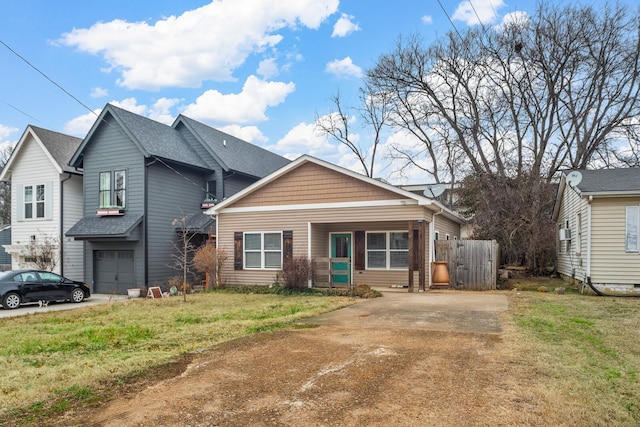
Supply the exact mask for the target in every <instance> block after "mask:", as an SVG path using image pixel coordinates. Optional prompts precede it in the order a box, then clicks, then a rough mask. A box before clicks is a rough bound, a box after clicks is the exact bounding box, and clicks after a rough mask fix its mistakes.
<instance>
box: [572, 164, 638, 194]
mask: <svg viewBox="0 0 640 427" xmlns="http://www.w3.org/2000/svg"><path fill="white" fill-rule="evenodd" d="M569 172H571V171H567V172H565V173H566V174H568V173H569ZM578 172H580V173H581V174H582V180H581V181H580V182H579V183H578V185H577V187H578V189H579V190H580V191H581V192H582V193H609V192H633V191H637V192H640V168H624V169H599V170H579V171H578Z"/></svg>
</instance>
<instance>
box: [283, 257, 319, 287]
mask: <svg viewBox="0 0 640 427" xmlns="http://www.w3.org/2000/svg"><path fill="white" fill-rule="evenodd" d="M311 270H312V268H311V262H310V261H309V259H308V258H307V257H304V256H294V257H290V258H286V259H285V260H284V264H283V266H282V272H281V273H280V275H279V280H281V283H282V286H284V287H285V288H287V289H303V288H306V287H307V286H308V281H309V279H310V278H311Z"/></svg>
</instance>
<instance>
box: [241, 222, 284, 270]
mask: <svg viewBox="0 0 640 427" xmlns="http://www.w3.org/2000/svg"><path fill="white" fill-rule="evenodd" d="M248 234H259V235H260V250H257V249H247V247H246V246H247V235H248ZM265 234H279V235H280V249H279V250H274V249H265V248H264V235H265ZM282 234H283V232H282V231H245V232H243V233H242V264H243V268H244V269H245V270H268V271H279V270H282V263H283V253H284V242H283V238H282ZM247 252H249V253H260V267H248V266H247ZM276 252H280V266H279V267H266V266H265V254H266V253H276Z"/></svg>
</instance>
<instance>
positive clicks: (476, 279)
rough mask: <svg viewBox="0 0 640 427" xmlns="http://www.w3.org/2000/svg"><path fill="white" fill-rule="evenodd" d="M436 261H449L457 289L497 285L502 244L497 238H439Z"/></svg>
mask: <svg viewBox="0 0 640 427" xmlns="http://www.w3.org/2000/svg"><path fill="white" fill-rule="evenodd" d="M435 248H436V257H435V260H436V261H447V267H448V270H449V283H450V286H451V288H454V289H468V290H474V291H488V290H494V289H496V282H497V279H498V257H499V252H498V250H499V246H498V243H497V242H496V241H495V240H436V241H435Z"/></svg>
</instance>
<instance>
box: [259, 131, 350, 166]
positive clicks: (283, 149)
mask: <svg viewBox="0 0 640 427" xmlns="http://www.w3.org/2000/svg"><path fill="white" fill-rule="evenodd" d="M266 148H267V149H268V150H271V151H274V152H276V153H280V154H281V155H283V156H284V157H286V158H288V159H295V158H297V157H300V156H301V155H303V154H309V155H311V156H314V157H318V158H323V159H327V158H328V157H332V156H335V154H336V152H337V148H338V147H337V146H336V145H335V144H331V143H330V142H329V138H328V137H327V136H326V135H325V134H323V133H322V132H320V131H318V130H317V128H316V124H315V123H311V124H308V123H304V122H302V123H299V124H298V125H296V126H295V127H294V128H293V129H291V130H290V131H289V132H287V134H286V135H285V136H284V137H283V138H282V139H281V140H279V141H278V142H276V143H275V145H270V146H268V147H266Z"/></svg>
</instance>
